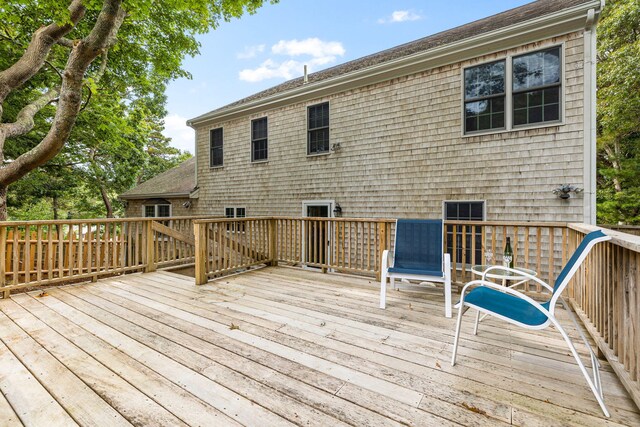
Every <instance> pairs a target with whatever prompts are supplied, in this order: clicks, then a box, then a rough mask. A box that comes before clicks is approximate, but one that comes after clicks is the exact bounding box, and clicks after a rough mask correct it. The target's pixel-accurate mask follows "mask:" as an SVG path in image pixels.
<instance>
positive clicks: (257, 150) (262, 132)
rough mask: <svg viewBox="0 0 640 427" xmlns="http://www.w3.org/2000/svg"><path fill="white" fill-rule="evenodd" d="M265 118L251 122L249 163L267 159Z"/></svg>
mask: <svg viewBox="0 0 640 427" xmlns="http://www.w3.org/2000/svg"><path fill="white" fill-rule="evenodd" d="M267 142H268V141H267V118H266V117H263V118H261V119H255V120H251V161H252V162H259V161H263V160H267V159H268V146H267Z"/></svg>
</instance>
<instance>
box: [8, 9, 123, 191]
mask: <svg viewBox="0 0 640 427" xmlns="http://www.w3.org/2000/svg"><path fill="white" fill-rule="evenodd" d="M74 3H75V0H74ZM121 4H122V0H104V1H103V5H102V10H101V11H100V13H99V15H98V18H97V20H96V23H95V25H94V27H93V29H92V30H91V32H90V33H89V35H88V36H87V37H86V38H84V39H82V40H80V41H79V42H78V43H76V44H75V46H74V48H73V50H72V51H71V54H70V56H69V60H68V62H67V66H66V67H65V70H64V73H63V80H62V86H61V89H60V100H59V103H58V109H57V110H56V115H55V117H54V120H53V123H52V125H51V128H50V129H49V132H48V133H47V135H46V136H45V137H44V139H43V140H42V141H41V142H40V143H39V144H38V145H37V146H36V147H34V148H32V149H31V150H29V151H27V152H26V153H23V154H22V155H20V156H19V157H18V158H17V159H15V160H14V161H13V162H11V163H9V164H7V165H5V166H4V167H3V168H2V169H0V186H2V185H8V184H10V183H12V182H14V181H16V180H18V179H20V178H21V177H23V176H24V175H26V174H27V173H28V172H29V171H31V170H33V169H34V168H36V167H38V166H40V165H42V164H44V163H45V162H47V161H48V160H50V159H51V158H53V157H54V156H55V155H56V154H58V152H60V150H61V149H62V147H63V146H64V143H65V142H66V141H67V138H68V137H69V134H70V133H71V129H72V128H73V125H74V124H75V121H76V118H77V116H78V112H79V109H80V106H81V103H82V85H83V77H84V75H85V73H86V71H87V68H88V67H89V65H90V64H91V62H93V60H94V59H95V58H96V57H97V56H98V55H100V54H101V53H104V51H105V50H106V49H108V48H109V47H110V46H112V45H113V44H114V43H115V41H116V35H117V33H118V30H119V29H120V26H121V25H122V22H123V20H124V18H125V16H126V13H125V11H124V9H122V7H121ZM45 28H46V27H45ZM63 35H64V34H63ZM60 37H61V36H60ZM60 37H58V39H59V38H60ZM1 76H2V74H1V73H0V78H1Z"/></svg>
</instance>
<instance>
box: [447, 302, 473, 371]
mask: <svg viewBox="0 0 640 427" xmlns="http://www.w3.org/2000/svg"><path fill="white" fill-rule="evenodd" d="M468 308H469V307H465V306H464V305H460V308H459V309H458V321H457V322H456V335H455V337H454V338H453V354H452V355H451V366H455V364H456V356H457V354H458V340H459V339H460V327H461V325H462V315H463V314H464V313H465V311H467V309H468Z"/></svg>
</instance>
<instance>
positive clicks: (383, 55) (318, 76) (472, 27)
mask: <svg viewBox="0 0 640 427" xmlns="http://www.w3.org/2000/svg"><path fill="white" fill-rule="evenodd" d="M586 3H591V4H593V3H594V0H539V1H535V2H532V3H528V4H525V5H523V6H520V7H517V8H514V9H510V10H507V11H505V12H502V13H498V14H496V15H492V16H489V17H487V18H483V19H480V20H478V21H474V22H471V23H469V24H465V25H462V26H459V27H456V28H453V29H450V30H447V31H443V32H440V33H437V34H433V35H431V36H428V37H424V38H421V39H418V40H415V41H412V42H409V43H406V44H402V45H400V46H396V47H393V48H391V49H387V50H383V51H381V52H378V53H374V54H372V55H368V56H365V57H362V58H359V59H355V60H353V61H349V62H346V63H344V64H340V65H337V66H335V67H332V68H327V69H325V70H321V71H318V72H315V73H312V74H309V75H308V82H307V83H305V82H304V77H298V78H295V79H292V80H288V81H286V82H284V83H282V84H279V85H277V86H273V87H271V88H269V89H266V90H264V91H261V92H258V93H255V94H253V95H251V96H248V97H246V98H243V99H240V100H238V101H235V102H233V103H231V104H227V105H225V106H224V107H221V108H218V109H216V110H212V111H210V112H208V113H206V114H203V115H200V116H198V117H195V118H193V119H191V120H189V121H188V122H187V124H189V125H192V124H194V123H197V122H201V121H204V120H208V119H211V118H214V117H215V116H218V115H222V114H224V113H225V112H226V111H227V110H233V109H235V108H236V107H240V106H242V105H243V104H249V103H253V102H254V101H259V100H262V99H266V98H270V97H272V96H274V95H277V94H281V93H285V92H288V91H293V90H295V89H299V88H301V87H302V86H304V85H312V84H313V83H317V82H322V81H324V80H328V79H331V78H333V77H337V76H341V75H344V74H348V73H352V72H355V71H358V70H363V69H366V68H372V67H375V66H377V65H380V64H384V63H387V62H390V61H393V60H397V59H400V58H404V57H408V56H411V55H414V54H416V53H421V52H426V51H429V50H433V49H436V48H439V47H442V46H446V45H449V44H452V43H454V42H457V41H461V40H464V39H468V38H471V37H474V36H478V35H481V34H484V33H488V32H491V31H494V30H499V29H501V28H505V27H509V26H513V25H515V24H518V23H522V22H525V21H530V20H534V19H535V18H540V17H543V16H545V15H551V14H554V13H556V12H559V11H562V10H564V9H569V8H572V7H575V6H580V5H583V4H586Z"/></svg>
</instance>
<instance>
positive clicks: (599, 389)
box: [550, 316, 611, 418]
mask: <svg viewBox="0 0 640 427" xmlns="http://www.w3.org/2000/svg"><path fill="white" fill-rule="evenodd" d="M550 319H551V322H553V325H554V326H555V327H556V328H557V329H558V331H559V332H560V334H561V335H562V338H564V341H565V342H566V343H567V346H568V347H569V350H571V354H572V355H573V358H574V359H576V362H577V363H578V367H579V368H580V371H582V375H583V376H584V379H585V380H586V381H587V384H588V385H589V388H590V389H591V392H592V393H593V395H594V396H595V398H596V400H597V401H598V404H599V405H600V408H601V409H602V412H603V413H604V416H605V417H607V418H609V417H610V416H611V415H610V414H609V410H608V409H607V407H606V406H605V404H604V400H603V397H602V385H601V384H600V385H598V386H596V384H594V382H593V381H592V380H591V377H590V376H589V373H588V372H587V368H585V366H584V363H582V359H580V355H579V354H578V352H577V351H576V348H575V347H574V345H573V342H571V338H569V335H567V333H566V332H565V330H564V328H563V327H562V326H561V325H560V322H558V321H557V320H556V319H555V318H553V316H551V317H550ZM596 362H597V361H596ZM592 363H593V362H592ZM593 369H594V372H596V373H595V375H594V376H595V377H596V381H598V379H599V376H600V373H599V372H597V369H598V366H597V365H595V366H593ZM598 382H599V381H598Z"/></svg>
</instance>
